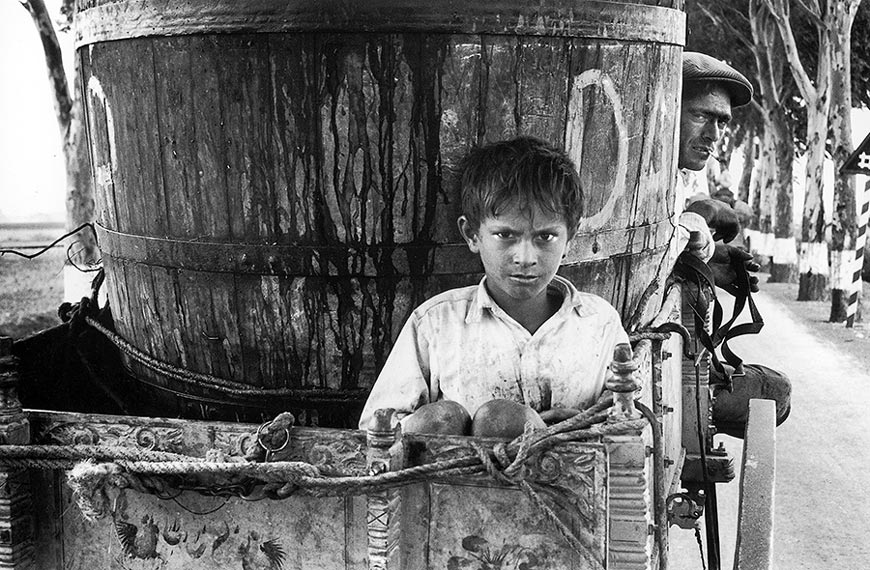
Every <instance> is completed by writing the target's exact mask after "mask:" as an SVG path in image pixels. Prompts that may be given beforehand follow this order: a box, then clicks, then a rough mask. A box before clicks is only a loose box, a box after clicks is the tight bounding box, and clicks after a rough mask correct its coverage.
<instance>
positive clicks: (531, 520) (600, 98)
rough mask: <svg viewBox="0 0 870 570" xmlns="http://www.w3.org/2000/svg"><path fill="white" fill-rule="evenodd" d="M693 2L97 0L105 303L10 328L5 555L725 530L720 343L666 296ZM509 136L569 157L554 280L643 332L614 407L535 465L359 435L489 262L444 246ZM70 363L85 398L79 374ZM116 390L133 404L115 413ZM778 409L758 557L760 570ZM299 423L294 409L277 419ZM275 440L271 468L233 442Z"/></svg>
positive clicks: (264, 558) (429, 552)
mask: <svg viewBox="0 0 870 570" xmlns="http://www.w3.org/2000/svg"><path fill="white" fill-rule="evenodd" d="M681 7H682V2H681V1H680V0H673V1H661V0H636V1H633V2H632V1H627V2H609V1H598V0H574V1H565V0H540V1H538V2H532V3H530V2H525V1H520V0H516V1H514V0H505V1H504V2H478V3H470V4H469V3H464V2H456V1H454V0H430V1H428V2H421V1H416V0H367V1H363V0H338V1H328V2H326V1H322V0H292V1H279V0H252V1H247V2H214V1H211V0H208V1H206V0H184V1H180V2H172V3H168V2H160V1H157V0H147V1H133V0H80V1H78V2H76V9H77V18H76V21H77V32H76V34H77V37H76V43H77V54H78V55H77V57H78V63H79V64H80V67H81V70H82V73H83V86H84V92H83V93H84V103H85V113H86V118H87V124H88V134H89V144H90V152H91V158H92V170H93V176H94V183H95V187H96V189H97V210H98V220H97V233H98V236H99V239H100V245H101V249H102V253H103V261H104V265H105V269H106V275H107V284H106V287H107V290H108V297H109V301H110V303H109V304H110V307H111V320H108V319H106V318H105V317H106V315H103V316H102V317H103V318H101V317H100V316H98V315H96V314H89V313H87V311H85V310H84V309H83V308H82V307H81V306H80V307H79V309H80V311H79V313H78V315H77V316H74V317H73V318H72V320H71V321H70V323H68V324H67V325H64V327H62V328H61V329H58V330H55V331H48V332H46V333H43V334H41V335H37V336H36V337H33V338H30V339H20V340H19V341H16V342H15V343H14V345H12V343H11V342H10V341H8V339H6V340H4V341H3V353H2V355H3V360H2V366H3V370H2V374H3V377H2V386H0V389H2V391H3V393H2V397H0V406H2V414H0V422H2V435H3V443H5V444H6V445H4V446H3V447H2V448H0V455H2V456H3V463H2V465H4V466H5V467H3V469H5V471H3V475H2V477H3V478H4V481H5V483H4V484H3V485H2V489H3V493H2V496H0V567H7V568H16V569H24V568H38V569H46V570H47V569H55V568H57V569H60V568H63V569H64V570H66V569H71V570H79V569H84V568H88V569H93V568H136V569H140V568H141V569H145V568H147V569H158V568H161V569H162V568H167V569H169V568H185V569H188V570H194V569H197V568H227V569H229V568H236V569H237V568H242V569H254V568H269V569H270V570H276V569H281V570H288V569H290V568H306V569H307V568H324V569H338V568H347V569H351V568H353V569H356V568H366V567H368V568H385V569H387V568H388V569H394V568H400V569H407V570H417V569H423V568H447V569H449V570H453V569H478V568H480V569H484V568H491V569H494V568H515V569H527V570H530V569H532V568H542V569H543V568H560V569H561V568H578V569H579V568H588V569H601V568H606V569H609V570H615V569H620V568H627V569H628V568H630V569H663V568H666V567H667V562H668V560H667V558H668V533H669V529H670V528H673V527H672V525H673V524H678V525H680V526H685V527H692V525H693V524H694V523H695V521H696V520H697V519H698V518H699V517H700V516H702V513H706V516H707V517H708V523H712V522H713V521H715V514H716V513H715V492H714V489H715V484H716V482H717V481H721V480H724V479H725V478H727V468H726V467H727V463H728V457H727V455H723V454H722V453H721V452H720V451H719V450H718V449H713V448H712V437H711V435H710V433H711V432H710V431H709V418H708V413H709V409H710V408H709V389H708V386H707V375H706V370H705V368H706V363H705V361H704V359H703V358H699V357H698V354H699V351H698V349H697V347H696V346H694V341H693V340H692V338H691V336H685V337H684V336H681V335H679V334H673V331H675V330H676V331H679V330H680V329H681V327H680V326H679V325H680V324H681V323H682V322H683V320H684V315H686V314H689V313H688V311H687V309H686V308H684V307H683V306H682V303H683V290H682V289H681V286H680V285H676V286H674V287H672V288H670V289H669V290H668V289H666V287H665V283H666V282H667V271H668V268H669V266H670V263H669V261H672V259H673V257H674V255H675V252H673V251H672V249H671V238H672V235H673V228H674V223H675V215H674V204H675V202H676V199H675V196H674V189H673V180H674V173H675V166H676V162H675V154H674V150H675V140H676V137H675V133H676V128H677V116H678V101H679V97H678V93H679V88H680V61H681V53H682V44H683V39H684V35H685V15H684V13H683V12H682V11H681ZM514 134H530V135H534V136H538V137H540V138H544V139H546V140H549V141H552V142H555V143H557V144H560V145H562V146H564V147H565V148H566V150H567V151H568V152H569V154H570V155H571V156H572V158H573V159H574V161H575V163H576V164H577V165H578V167H579V168H580V172H581V179H582V182H583V185H584V190H585V192H586V201H587V204H586V210H587V215H586V217H585V218H584V219H583V220H582V221H581V224H580V231H579V234H578V236H577V237H576V238H575V240H574V242H572V245H571V248H570V251H569V255H568V258H567V259H566V262H565V265H564V267H563V268H562V269H561V270H560V271H561V273H562V274H564V275H565V276H566V277H568V278H569V279H571V280H572V281H574V282H575V284H576V285H577V286H578V287H579V288H580V289H583V290H586V291H590V292H594V293H597V294H599V295H601V296H602V297H604V298H606V299H608V300H609V301H610V302H611V303H613V305H614V306H616V307H617V308H618V309H619V310H620V312H621V314H622V317H623V321H624V324H625V325H626V328H627V329H628V330H632V331H635V333H636V334H635V335H634V341H635V342H634V346H633V350H634V359H633V360H632V362H633V363H635V364H636V367H637V370H636V371H632V370H631V368H632V366H630V365H628V364H627V363H626V362H621V364H620V365H621V366H624V368H623V369H620V370H621V371H620V370H617V369H618V368H619V366H616V367H615V369H614V371H615V372H618V374H617V377H619V376H620V375H621V377H623V380H622V381H621V382H620V381H618V379H617V380H616V381H615V384H613V386H612V387H614V388H615V392H616V393H617V398H616V400H615V404H614V411H613V414H612V416H613V418H614V419H612V420H606V419H602V418H599V419H602V421H601V422H599V423H596V424H595V425H592V426H586V427H584V428H583V430H587V431H586V432H584V433H583V434H574V435H575V436H576V437H575V438H574V439H571V438H567V440H566V441H561V442H559V443H558V444H557V445H553V446H548V447H546V449H539V450H538V451H537V452H535V453H534V454H532V455H530V456H529V457H528V458H527V460H524V461H520V462H516V455H517V454H518V453H519V452H520V451H522V450H523V449H525V448H523V446H522V445H520V442H517V445H515V446H513V447H510V446H509V447H508V448H505V447H504V442H498V441H487V440H478V439H475V438H443V437H441V438H439V437H434V436H432V437H421V436H405V435H402V434H400V433H398V432H396V431H395V430H394V429H393V426H392V424H391V423H390V422H389V416H388V415H387V416H382V420H383V421H382V423H379V424H377V425H374V426H372V429H370V430H369V431H368V432H367V433H366V432H361V431H357V430H351V429H340V428H342V427H343V428H347V427H349V426H351V425H353V424H354V422H355V420H356V417H358V412H359V406H360V404H361V402H362V401H363V400H364V398H365V395H366V393H367V391H368V389H369V388H370V387H371V384H372V382H373V380H374V377H375V373H376V370H377V369H378V367H379V366H380V365H381V364H382V363H383V359H384V358H385V355H386V354H387V353H388V351H389V347H390V346H391V343H392V340H393V339H394V338H395V335H396V334H397V333H398V328H399V327H400V326H401V324H402V322H403V321H404V319H405V317H406V316H407V314H408V313H409V312H410V310H411V309H412V308H413V307H414V306H416V305H417V304H418V303H420V302H421V301H422V300H423V299H425V298H427V297H429V296H431V295H432V294H434V293H436V292H439V291H441V290H444V289H445V288H448V287H452V286H455V285H458V284H468V283H469V281H470V280H473V279H476V276H477V275H479V273H480V266H479V264H478V262H477V261H476V260H475V259H474V257H473V256H469V254H468V252H467V251H466V248H465V247H464V245H463V244H462V243H461V242H459V241H457V240H456V239H455V238H454V237H453V235H454V232H453V228H454V227H455V219H456V216H457V213H458V210H457V208H458V206H457V204H458V193H457V191H456V189H455V184H453V178H454V177H455V166H456V164H457V163H458V160H459V158H460V157H461V156H462V155H463V154H464V152H465V151H466V150H467V149H468V148H470V147H471V146H473V145H474V144H477V143H480V142H483V141H487V140H494V139H497V138H505V137H507V136H511V135H514ZM92 305H93V304H92ZM91 308H92V307H91ZM690 320H691V319H686V322H689V321H690ZM97 326H99V327H103V326H104V327H105V331H106V332H107V334H109V335H110V337H111V335H115V334H117V335H120V337H118V338H116V339H115V340H116V341H117V343H116V344H114V345H113V344H110V343H109V341H107V340H106V338H104V337H103V336H101V333H98V332H96V328H95V327H97ZM684 338H685V340H686V341H688V343H689V346H685V345H684ZM57 347H60V348H59V349H58V348H57ZM687 348H688V349H689V350H688V352H690V353H692V356H691V358H686V357H685V356H683V357H682V358H681V356H680V355H685V353H686V352H687V351H686V349H687ZM56 349H57V350H56ZM57 352H61V353H63V355H64V356H62V357H61V358H60V360H62V361H63V365H62V366H59V367H54V368H50V367H47V366H43V365H44V364H46V363H48V362H49V361H54V360H57V359H56V358H55V356H56V353H57ZM13 354H14V355H17V357H16V356H14V355H13ZM70 355H71V356H70ZM118 358H120V359H121V362H122V365H119V366H117V367H115V366H114V364H115V363H116V361H117V360H118ZM71 371H74V372H76V373H77V374H79V375H80V376H82V377H86V378H87V382H88V383H89V384H88V385H89V386H91V387H92V388H94V387H95V388H94V389H93V390H90V391H88V390H82V391H77V390H75V389H73V390H70V391H67V390H68V388H69V386H70V385H71V384H69V382H68V376H69V375H70V374H71ZM128 379H132V381H128ZM635 381H636V383H637V386H639V387H640V389H639V391H637V393H635V392H636V386H635V385H634V383H635ZM19 384H20V385H21V387H22V390H23V392H24V393H25V395H26V397H25V398H24V400H25V403H26V404H27V405H28V406H29V407H35V405H39V406H43V405H48V406H50V407H54V408H56V409H65V408H67V409H69V408H73V409H75V410H76V411H74V412H62V411H41V410H35V409H26V410H22V409H21V406H20V405H19V403H18V399H17V397H16V386H18V385H19ZM34 391H37V392H39V394H38V395H37V396H38V397H37V398H36V399H35V400H34V394H33V392H34ZM252 394H256V395H252ZM635 397H637V398H638V401H639V404H640V405H639V406H638V407H637V409H639V410H643V411H644V413H640V412H636V410H635V407H634V405H633V404H632V402H633V400H634V398H635ZM82 399H85V400H86V401H84V402H82V401H81V400H82ZM88 400H89V401H88ZM34 401H35V402H37V403H36V404H35V405H31V404H30V402H34ZM40 402H48V404H41V403H40ZM73 404H75V405H73ZM89 405H90V407H89ZM760 405H762V406H763V404H760ZM112 406H118V407H122V408H124V409H125V410H127V411H129V412H130V413H129V414H127V415H99V414H97V413H94V412H96V410H98V409H103V408H104V407H106V408H108V409H112ZM759 409H760V413H761V415H760V416H759V419H758V422H759V423H758V424H757V426H756V425H755V424H754V423H751V426H750V437H748V438H747V440H746V441H747V445H748V447H747V449H746V451H745V452H744V457H745V458H746V459H747V461H746V464H745V465H744V470H743V473H744V487H745V488H746V491H745V492H744V494H743V496H744V498H745V499H746V501H745V503H746V504H747V505H749V506H752V507H753V509H751V510H750V509H744V510H746V511H747V513H750V512H751V514H754V515H756V516H755V518H751V519H750V518H747V519H743V518H741V530H740V533H739V534H740V537H741V539H740V541H739V542H740V544H739V547H740V548H739V549H738V551H739V552H738V560H739V561H740V564H741V566H740V567H741V568H761V567H765V565H766V564H767V563H768V562H769V552H770V551H769V547H770V540H769V538H770V535H769V531H770V528H771V526H770V523H771V520H770V517H771V511H770V501H771V500H772V496H771V494H770V485H771V484H772V473H771V472H770V471H767V470H766V469H768V468H767V467H765V465H767V464H768V463H769V462H770V461H772V460H773V454H772V448H771V447H770V446H771V445H772V429H773V428H772V422H773V420H772V414H771V412H770V410H769V409H766V408H764V407H762V408H759ZM143 410H144V411H143ZM284 410H289V411H291V412H292V413H293V414H294V416H295V418H296V420H297V422H296V423H297V425H295V426H290V425H284V424H280V422H279V424H275V423H273V422H271V421H270V422H267V423H265V424H262V425H261V423H260V422H261V418H262V419H263V420H266V419H268V420H272V418H273V417H275V416H276V415H277V414H278V413H279V412H282V411H284ZM605 415H606V414H605ZM161 416H172V417H184V418H188V419H184V420H181V419H163V418H162V417H161ZM636 416H637V418H636ZM232 418H235V419H239V420H242V421H240V422H234V423H228V422H221V421H216V420H224V419H232ZM245 422H247V423H245ZM626 422H629V423H626ZM631 422H634V423H631ZM263 426H265V427H263ZM276 426H278V427H280V429H277V434H272V436H274V437H278V440H277V442H278V443H277V444H276V443H275V441H273V440H272V439H269V442H270V443H269V445H268V447H270V450H271V451H270V453H269V457H268V459H270V460H278V461H277V462H276V461H269V462H265V463H259V464H258V465H259V466H251V465H248V464H247V463H245V462H243V461H241V459H242V458H244V457H247V456H249V455H250V454H251V453H254V452H256V451H257V450H258V449H259V443H258V441H260V440H261V439H262V435H263V433H264V432H265V433H271V431H270V430H271V429H272V428H275V427H276ZM281 426H283V427H281ZM317 426H332V427H330V428H326V427H317ZM614 426H615V427H614ZM284 427H286V433H285V432H284ZM258 430H259V431H258ZM588 430H592V431H591V432H589V431H588ZM596 430H597V431H596ZM614 430H615V431H614ZM756 430H757V431H756ZM581 431H582V430H581ZM581 435H582V437H581ZM755 435H758V438H757V439H756V437H755ZM270 437H271V436H270ZM282 438H283V439H282ZM19 445H20V446H24V448H23V450H22V448H20V447H18V446H19ZM94 446H96V447H94ZM756 446H758V447H756ZM15 454H19V456H14V455H15ZM40 454H43V455H40ZM89 455H90V456H93V457H96V458H97V459H98V461H97V466H96V467H94V466H89V465H88V464H83V465H79V467H78V468H77V470H76V471H75V472H73V474H72V475H69V476H68V475H66V471H67V469H68V468H71V467H72V466H73V465H75V464H77V463H79V462H80V460H81V459H83V458H85V457H88V456H89ZM206 458H208V459H207V460H206ZM195 459H196V460H195ZM260 459H263V458H262V457H261V458H260ZM445 462H446V463H445ZM279 463H280V464H282V465H283V466H282V465H278V464H279ZM170 464H171V465H170ZM284 464H286V465H284ZM203 465H205V466H206V467H203ZM444 465H447V466H448V467H444ZM457 465H458V466H459V467H456V466H457ZM449 466H453V467H452V468H451V467H449ZM94 469H96V471H95V470H94ZM160 469H163V470H164V471H160V473H162V475H159V476H158V475H157V472H158V471H159V470H160ZM221 469H223V470H224V472H221V473H218V471H220V470H221ZM281 469H283V471H281ZM451 469H452V470H451ZM167 470H168V471H167ZM276 472H277V474H276ZM409 474H411V475H413V477H415V478H414V479H413V480H411V479H401V480H400V481H401V485H398V484H390V483H389V482H390V481H393V483H395V479H391V478H393V477H409V476H411V475H409ZM67 477H70V479H69V481H68V482H67ZM755 477H758V479H756V478H755ZM264 478H265V479H268V481H266V480H265V479H264ZM270 478H271V479H270ZM266 483H268V484H266ZM288 483H289V485H288ZM70 485H73V486H75V487H76V489H77V491H76V493H77V499H76V500H75V501H74V499H73V492H72V490H71V489H70ZM331 485H339V486H340V485H344V487H341V488H340V489H339V488H337V487H331ZM326 486H330V487H329V490H322V489H323V488H325V487H326ZM313 489H321V491H320V492H321V493H324V494H326V495H328V496H325V497H323V496H312V495H311V493H313V492H314V491H313ZM750 491H751V494H750ZM702 492H703V493H702ZM306 493H308V494H306ZM74 502H78V503H79V504H78V505H76V504H74ZM704 503H706V504H707V508H706V511H705V510H704V509H703V508H702V507H703V506H704ZM91 519H93V520H91ZM707 528H708V530H710V531H711V532H710V533H709V534H710V539H711V540H710V541H708V542H710V543H711V544H715V543H716V538H715V536H714V535H715V532H713V531H714V530H715V525H714V524H708V525H707ZM747 528H752V529H753V531H752V533H749V532H746V531H745V529H747ZM750 537H751V538H752V540H749V538H750ZM750 547H751V548H750ZM756 548H757V550H756ZM711 550H713V552H711V555H710V561H711V564H710V567H711V568H714V567H715V565H714V563H715V562H716V559H717V556H716V553H715V549H711ZM750 552H751V554H750Z"/></svg>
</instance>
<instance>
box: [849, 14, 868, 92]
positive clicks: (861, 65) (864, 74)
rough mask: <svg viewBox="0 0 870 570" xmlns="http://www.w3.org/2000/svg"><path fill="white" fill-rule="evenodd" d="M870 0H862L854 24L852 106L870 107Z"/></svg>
mask: <svg viewBox="0 0 870 570" xmlns="http://www.w3.org/2000/svg"><path fill="white" fill-rule="evenodd" d="M868 30H870V2H861V5H860V6H858V12H857V14H855V22H854V23H853V24H852V46H851V47H852V62H851V63H852V106H853V107H870V33H868Z"/></svg>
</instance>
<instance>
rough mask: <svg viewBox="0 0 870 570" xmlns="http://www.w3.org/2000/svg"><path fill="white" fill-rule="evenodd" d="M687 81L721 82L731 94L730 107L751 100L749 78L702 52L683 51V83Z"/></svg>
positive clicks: (741, 104) (744, 103) (738, 105)
mask: <svg viewBox="0 0 870 570" xmlns="http://www.w3.org/2000/svg"><path fill="white" fill-rule="evenodd" d="M688 81H712V82H716V83H721V84H722V87H724V88H725V89H727V90H728V94H729V95H731V106H732V107H741V106H743V105H746V104H747V103H749V102H750V101H752V84H751V83H749V80H748V79H746V77H744V76H743V74H742V73H740V72H739V71H737V70H736V69H734V68H733V67H731V66H730V65H728V64H727V63H725V62H724V61H719V60H718V59H716V58H715V57H710V56H709V55H707V54H704V53H699V52H696V51H684V52H683V83H686V82H688Z"/></svg>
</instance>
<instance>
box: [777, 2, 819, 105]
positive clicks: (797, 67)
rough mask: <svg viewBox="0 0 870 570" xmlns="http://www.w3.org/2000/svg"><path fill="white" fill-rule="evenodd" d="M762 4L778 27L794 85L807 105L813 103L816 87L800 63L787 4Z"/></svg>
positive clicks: (815, 96)
mask: <svg viewBox="0 0 870 570" xmlns="http://www.w3.org/2000/svg"><path fill="white" fill-rule="evenodd" d="M763 2H764V4H765V6H767V9H768V10H769V11H770V14H771V15H772V16H773V17H774V19H775V20H776V25H777V26H778V27H779V35H780V37H781V38H782V43H783V47H784V48H785V56H786V59H787V60H788V63H789V67H790V68H791V73H792V76H794V80H795V83H797V86H798V89H800V92H801V96H803V98H804V99H805V100H806V101H807V104H810V102H815V101H816V98H817V97H818V95H817V92H816V86H814V85H813V82H812V81H811V80H810V76H809V74H808V73H807V71H806V69H805V68H804V66H803V63H802V62H801V57H800V53H799V52H798V48H797V42H796V41H795V38H794V32H792V29H791V22H790V21H789V7H788V4H787V3H786V2H785V1H784V0H763ZM821 35H824V30H823V29H822V30H820V36H821Z"/></svg>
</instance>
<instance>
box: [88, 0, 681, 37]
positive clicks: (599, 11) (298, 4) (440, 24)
mask: <svg viewBox="0 0 870 570" xmlns="http://www.w3.org/2000/svg"><path fill="white" fill-rule="evenodd" d="M76 4H77V5H76V29H75V45H76V48H81V47H84V46H88V45H90V44H94V43H100V42H106V41H114V40H124V39H132V38H144V37H155V36H157V37H165V36H183V35H193V34H215V33H231V32H234V33H246V32H249V33H279V32H312V33H314V32H316V33H426V34H474V35H509V36H543V37H562V38H572V37H577V38H589V39H600V40H617V41H636V42H650V43H661V44H672V45H676V46H680V47H682V46H684V45H685V37H686V15H685V13H684V12H683V11H682V10H678V9H675V8H668V7H662V6H650V5H646V4H633V3H625V2H613V1H608V0H583V1H577V0H575V1H573V2H565V1H564V0H561V1H560V0H538V2H536V3H534V4H532V3H529V2H524V1H523V0H501V1H499V2H488V1H487V2H467V1H465V0H426V1H425V2H419V0H331V1H325V0H291V1H287V0H254V1H252V2H235V1H220V0H218V1H215V0H185V1H184V2H170V1H165V0H164V1H159V0H149V1H142V0H80V1H79V2H77V3H76ZM628 7H630V8H631V9H630V10H628V9H627V8H628Z"/></svg>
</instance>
